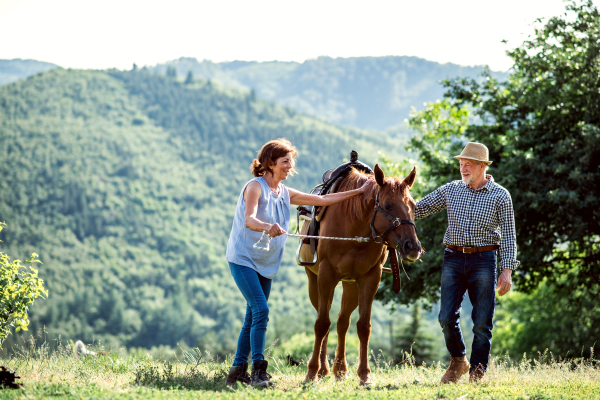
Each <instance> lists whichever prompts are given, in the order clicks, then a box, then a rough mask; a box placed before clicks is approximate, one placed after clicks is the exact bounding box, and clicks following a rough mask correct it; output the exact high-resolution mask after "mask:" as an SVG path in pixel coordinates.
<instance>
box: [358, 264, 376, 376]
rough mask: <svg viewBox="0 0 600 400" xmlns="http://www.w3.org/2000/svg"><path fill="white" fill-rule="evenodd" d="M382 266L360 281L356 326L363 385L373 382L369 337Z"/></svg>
mask: <svg viewBox="0 0 600 400" xmlns="http://www.w3.org/2000/svg"><path fill="white" fill-rule="evenodd" d="M380 281H381V268H377V267H373V268H371V269H370V270H369V272H367V273H366V274H365V275H363V276H361V277H360V279H359V280H357V283H358V313H359V317H358V322H357V324H356V328H357V331H358V339H359V340H360V345H359V348H358V369H357V371H356V373H357V374H358V377H359V378H360V384H361V385H370V384H371V369H370V368H369V338H370V337H371V306H372V305H373V299H374V298H375V293H377V288H378V287H379V282H380Z"/></svg>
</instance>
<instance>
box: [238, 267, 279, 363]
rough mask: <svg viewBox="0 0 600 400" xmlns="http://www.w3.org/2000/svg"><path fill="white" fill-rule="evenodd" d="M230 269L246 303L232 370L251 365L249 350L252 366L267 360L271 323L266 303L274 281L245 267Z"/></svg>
mask: <svg viewBox="0 0 600 400" xmlns="http://www.w3.org/2000/svg"><path fill="white" fill-rule="evenodd" d="M229 269H230V270H231V275H232V276H233V280H234V281H235V283H236V285H237V287H238V288H239V289H240V292H242V295H243V296H244V298H245V299H246V303H247V305H246V317H245V318H244V324H243V325H242V330H241V332H240V336H239V338H238V345H237V350H236V352H235V358H234V359H233V366H234V367H237V366H240V365H242V364H243V363H245V362H247V361H248V356H249V355H250V350H252V363H254V361H262V360H264V359H265V357H264V352H265V340H266V338H267V322H269V307H268V306H267V300H268V299H269V293H271V279H267V278H265V277H264V276H262V275H260V274H259V273H258V272H256V271H255V270H253V269H252V268H248V267H244V266H243V265H238V264H234V263H229Z"/></svg>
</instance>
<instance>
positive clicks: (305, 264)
mask: <svg viewBox="0 0 600 400" xmlns="http://www.w3.org/2000/svg"><path fill="white" fill-rule="evenodd" d="M302 245H303V243H300V245H298V250H296V262H297V263H298V265H300V266H302V267H310V266H313V265H315V264H316V263H317V257H318V255H317V253H316V252H315V257H314V259H313V260H312V262H310V261H304V260H302V257H301V256H300V249H301V248H302Z"/></svg>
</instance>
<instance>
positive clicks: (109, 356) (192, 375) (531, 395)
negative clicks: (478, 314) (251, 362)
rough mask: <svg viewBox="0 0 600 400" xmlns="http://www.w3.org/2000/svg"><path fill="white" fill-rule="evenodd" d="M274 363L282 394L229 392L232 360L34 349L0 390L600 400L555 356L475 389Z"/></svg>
mask: <svg viewBox="0 0 600 400" xmlns="http://www.w3.org/2000/svg"><path fill="white" fill-rule="evenodd" d="M96 350H98V349H96ZM100 350H101V349H100ZM269 361H270V367H269V369H270V372H271V374H272V375H273V381H274V382H275V384H276V387H275V388H274V389H268V390H255V389H252V388H247V387H241V386H240V387H237V388H228V387H227V386H226V385H225V384H224V381H225V376H226V374H227V371H228V368H229V365H230V363H229V360H225V361H224V362H217V361H215V360H212V359H211V357H210V354H208V353H204V354H202V353H200V352H199V351H198V350H196V351H193V352H184V353H183V354H182V355H181V357H180V362H177V363H165V362H162V361H158V360H155V359H153V358H152V357H150V356H149V355H145V354H143V353H142V354H136V355H125V353H124V352H123V351H106V352H99V354H98V355H96V356H86V357H77V356H74V355H73V354H71V353H70V352H69V351H68V347H63V346H59V347H57V349H55V350H53V351H50V350H49V349H48V348H47V347H44V346H42V347H41V348H39V347H38V348H33V347H32V348H29V349H22V350H21V351H19V352H18V353H17V354H16V355H15V356H14V357H13V358H11V359H0V364H2V365H4V366H7V367H10V368H11V369H16V370H17V371H18V373H19V374H20V375H21V377H22V378H21V379H20V380H19V381H20V382H21V383H23V384H24V386H23V388H22V389H17V390H10V389H3V390H2V389H0V399H54V398H66V399H78V400H80V399H150V398H165V399H167V398H168V399H199V398H200V399H214V400H239V399H244V400H245V399H248V400H250V399H264V398H267V399H268V398H276V399H299V400H312V399H347V398H359V399H360V398H368V399H388V398H390V397H395V398H402V399H600V368H599V364H598V363H597V362H590V361H589V360H588V361H568V362H565V361H557V360H553V359H552V356H551V355H550V354H545V355H538V357H537V358H536V359H534V360H530V359H526V358H523V360H521V361H520V362H517V363H513V362H511V361H510V360H508V359H494V361H493V362H492V365H491V366H490V368H489V370H488V373H487V374H486V377H485V381H484V382H482V383H478V384H469V383H468V377H463V379H462V380H461V381H460V382H459V383H458V384H456V385H441V384H439V379H440V376H441V375H442V373H443V370H444V365H442V364H436V365H432V366H428V367H424V366H415V365H413V364H412V363H411V362H410V358H409V359H407V362H405V363H404V364H403V365H397V366H390V365H389V363H386V362H385V360H383V359H381V358H379V359H377V358H375V359H374V361H373V362H372V364H371V367H372V378H373V380H374V383H375V384H374V385H373V386H371V387H369V388H362V387H360V386H359V384H358V383H359V382H358V378H357V377H356V366H355V365H353V366H351V370H350V374H349V377H350V378H349V379H347V380H346V381H345V382H336V381H335V380H334V379H332V378H330V377H326V378H324V379H322V380H321V381H320V382H318V383H314V384H310V385H302V383H301V382H302V380H303V378H304V374H305V372H306V366H305V365H300V366H296V367H292V366H287V365H285V363H284V362H283V361H282V360H280V359H270V360H269Z"/></svg>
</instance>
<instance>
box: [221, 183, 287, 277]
mask: <svg viewBox="0 0 600 400" xmlns="http://www.w3.org/2000/svg"><path fill="white" fill-rule="evenodd" d="M251 182H258V183H260V188H261V194H260V198H259V199H258V209H257V212H256V218H257V219H258V220H260V221H262V222H267V223H269V224H274V223H278V224H279V225H280V226H281V227H282V228H283V229H285V230H286V231H287V230H289V229H290V192H289V191H288V188H287V187H286V186H285V185H284V184H283V183H280V184H279V194H275V193H273V191H272V190H271V188H270V187H269V185H268V184H267V182H266V181H265V180H264V178H263V177H262V176H261V177H258V178H254V179H252V180H250V181H248V183H246V185H244V188H243V189H242V192H241V193H240V197H239V199H238V202H237V206H236V209H235V216H234V218H233V226H232V228H231V234H230V235H229V241H228V242H227V253H226V255H225V258H226V260H227V261H228V262H231V263H234V264H238V265H243V266H245V267H249V268H252V269H253V270H255V271H256V272H258V273H259V274H261V275H262V276H264V277H265V278H268V279H272V278H273V277H274V276H275V274H276V273H277V271H278V270H279V264H280V263H281V258H282V257H283V248H284V247H285V241H286V239H287V235H281V236H278V237H276V238H273V239H272V240H271V244H270V246H269V247H270V249H269V251H264V250H259V249H255V248H253V247H252V246H253V245H254V243H256V242H257V241H258V240H259V239H260V237H261V235H262V232H256V231H253V230H251V229H248V228H247V227H246V221H245V211H246V201H245V200H244V192H245V191H246V188H247V187H248V185H249V184H250V183H251Z"/></svg>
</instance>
